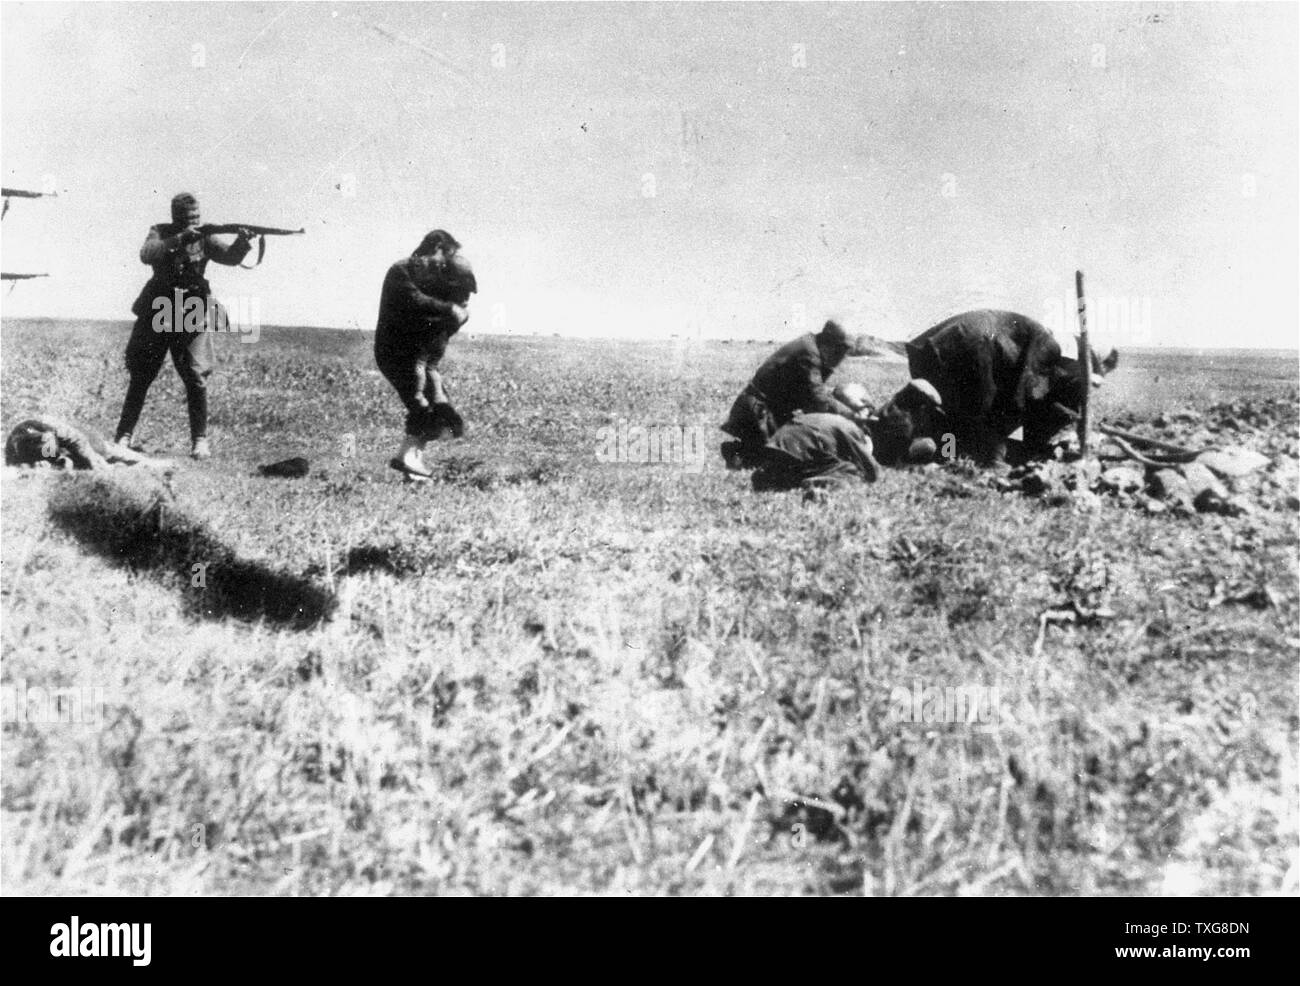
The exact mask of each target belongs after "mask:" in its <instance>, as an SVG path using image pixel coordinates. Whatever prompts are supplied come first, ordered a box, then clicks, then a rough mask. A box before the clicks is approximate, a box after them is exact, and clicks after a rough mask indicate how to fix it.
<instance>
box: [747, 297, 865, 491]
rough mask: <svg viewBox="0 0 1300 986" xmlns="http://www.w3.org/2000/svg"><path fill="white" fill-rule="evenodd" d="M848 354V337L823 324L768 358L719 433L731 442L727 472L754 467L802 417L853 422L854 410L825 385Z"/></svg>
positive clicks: (836, 327) (837, 327)
mask: <svg viewBox="0 0 1300 986" xmlns="http://www.w3.org/2000/svg"><path fill="white" fill-rule="evenodd" d="M849 349H850V343H849V337H848V333H846V332H845V331H844V329H843V327H842V326H841V325H840V324H839V323H838V322H835V321H828V322H827V323H826V324H825V325H824V326H823V327H822V330H821V331H820V332H818V333H817V334H815V335H814V334H813V333H811V332H810V333H808V334H807V335H802V336H800V337H799V338H798V339H795V340H794V341H793V342H789V343H786V344H785V345H784V346H782V347H781V348H780V349H778V350H777V351H776V352H775V353H773V354H772V355H771V356H770V357H768V359H767V360H766V362H764V363H763V365H762V366H760V367H759V368H758V371H757V372H756V373H755V374H754V378H753V379H752V380H750V382H749V383H748V384H747V385H746V387H745V389H744V390H743V391H741V393H740V396H738V397H737V398H736V400H735V403H733V404H732V405H731V413H730V414H729V415H728V416H727V420H726V422H724V423H723V425H722V430H723V431H725V432H726V433H727V434H729V435H731V436H732V437H733V438H735V439H736V441H734V442H726V443H724V444H723V446H722V454H723V457H724V458H725V459H726V460H727V465H728V466H730V467H732V468H742V467H745V466H752V465H756V464H757V462H758V459H759V457H760V456H761V455H762V452H761V450H762V448H763V446H764V445H765V444H766V443H767V441H768V439H770V438H771V437H772V436H773V435H775V434H776V431H777V429H778V428H780V427H781V426H782V425H784V424H787V423H788V422H789V421H790V420H791V419H793V417H794V415H795V412H796V411H802V412H803V413H804V414H815V413H821V414H835V415H841V416H843V417H845V418H856V417H857V413H858V412H857V410H856V409H855V408H852V407H849V406H848V405H847V404H845V403H844V402H843V401H841V400H839V399H838V398H836V397H835V395H834V394H833V393H831V390H830V388H829V387H827V385H826V378H827V377H829V376H830V375H831V374H832V373H833V372H835V368H836V367H837V366H839V365H840V363H841V362H843V360H844V357H845V356H847V355H848V352H849Z"/></svg>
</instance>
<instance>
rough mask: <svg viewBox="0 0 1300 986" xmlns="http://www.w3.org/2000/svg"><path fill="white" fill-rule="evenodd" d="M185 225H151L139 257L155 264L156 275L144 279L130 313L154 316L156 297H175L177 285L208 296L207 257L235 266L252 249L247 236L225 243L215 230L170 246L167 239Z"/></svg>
mask: <svg viewBox="0 0 1300 986" xmlns="http://www.w3.org/2000/svg"><path fill="white" fill-rule="evenodd" d="M184 229H185V227H184V226H182V225H181V224H179V223H159V224H158V225H156V226H151V227H150V228H149V235H148V236H146V237H145V240H144V245H143V246H142V247H140V260H141V262H142V263H146V264H148V265H149V266H150V267H152V268H153V276H152V277H150V278H149V280H148V281H147V282H146V283H145V286H144V288H143V289H142V290H141V292H140V294H139V296H138V297H137V298H136V299H135V304H133V305H132V306H131V313H132V314H133V315H135V317H136V318H138V319H152V317H153V315H154V299H155V298H159V297H163V298H168V299H173V298H174V297H175V295H174V292H175V290H176V289H177V288H180V289H181V290H182V291H183V292H185V294H186V295H187V296H188V295H191V294H192V295H197V296H199V297H201V298H205V299H206V298H207V297H209V296H210V295H211V293H212V289H211V287H210V286H209V285H208V281H207V278H206V277H204V273H205V272H206V270H207V266H208V261H209V260H212V261H215V262H217V263H219V264H224V265H226V266H227V267H235V266H237V265H239V264H240V263H242V262H243V260H244V258H245V257H247V256H248V251H249V250H250V249H252V244H250V243H248V242H247V241H246V240H240V239H238V238H236V239H235V240H234V241H233V242H231V243H226V242H223V238H222V237H218V236H217V235H216V234H212V235H209V236H205V237H203V238H201V239H198V240H195V241H194V242H193V243H187V244H185V245H184V246H178V247H176V248H175V249H169V247H168V245H167V243H166V242H165V241H166V240H167V239H168V238H170V237H173V236H175V235H176V234H177V233H180V232H181V231H182V230H184Z"/></svg>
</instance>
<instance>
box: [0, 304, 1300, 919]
mask: <svg viewBox="0 0 1300 986" xmlns="http://www.w3.org/2000/svg"><path fill="white" fill-rule="evenodd" d="M3 331H4V335H3V340H2V341H3V353H2V355H3V381H2V382H3V419H4V424H5V426H6V427H7V426H8V425H9V424H11V423H12V422H13V421H14V420H16V419H17V418H18V417H19V416H22V415H25V414H27V413H30V412H31V411H35V410H51V411H55V410H57V411H59V412H61V413H64V414H69V415H72V416H79V417H80V418H82V419H83V420H85V421H88V422H90V423H92V424H94V425H96V426H98V427H100V428H101V429H102V430H104V431H108V430H109V429H110V428H111V425H112V423H113V415H114V414H115V413H116V411H117V402H118V401H119V400H120V397H121V393H122V391H123V388H124V376H125V375H124V373H123V372H122V371H121V370H120V369H119V368H118V365H119V362H118V361H119V359H120V350H121V347H122V345H123V343H124V338H125V335H124V333H125V330H124V328H122V327H120V326H118V327H112V328H107V329H106V328H105V327H102V326H100V327H94V328H90V329H88V328H86V327H80V326H69V325H58V324H47V325H40V324H20V323H6V324H5V326H4V330H3ZM225 342H226V345H225V346H224V347H223V354H224V355H225V357H226V358H227V363H226V365H225V366H224V367H223V371H222V375H221V376H220V377H219V378H218V381H217V383H216V393H215V396H214V408H215V412H216V417H215V428H214V437H215V439H216V444H217V451H218V454H217V457H216V458H215V459H214V460H212V461H211V462H209V463H204V464H187V465H186V467H184V468H183V469H182V470H181V471H179V472H178V473H177V474H176V476H175V478H174V480H173V482H172V483H171V488H170V489H169V488H167V487H165V486H164V485H163V484H162V483H160V482H159V481H157V480H155V479H153V478H151V477H149V476H147V475H144V474H141V473H132V472H130V471H125V472H115V473H113V474H112V476H111V477H108V478H103V477H100V476H92V475H78V476H55V475H51V474H49V473H44V472H33V471H27V472H24V473H19V472H18V471H15V470H8V469H7V470H5V474H4V477H3V483H2V485H0V490H2V491H3V496H4V516H3V547H4V564H3V573H2V581H0V588H2V590H3V606H4V617H5V619H4V628H3V636H2V642H3V648H4V651H3V661H4V664H3V681H4V684H5V685H7V686H14V685H16V684H19V683H25V684H26V687H28V688H32V687H36V686H43V687H72V686H75V687H98V688H102V689H103V690H104V696H105V703H104V708H103V718H102V721H100V722H98V723H82V724H69V723H64V724H33V723H14V722H9V723H6V724H5V727H4V748H3V767H4V784H3V820H4V828H3V831H4V836H3V864H4V881H5V890H6V892H9V893H52V892H59V893H86V892H93V893H106V892H121V893H129V894H193V893H225V892H246V893H257V894H267V893H272V894H383V893H404V892H410V893H440V894H450V893H496V894H506V893H510V894H524V893H535V894H555V893H564V892H577V893H628V892H632V893H644V894H669V893H671V894H681V893H691V894H693V893H709V894H721V893H762V894H786V893H864V892H865V893H874V894H899V895H906V894H953V893H959V894H960V893H1012V894H1024V893H1158V892H1161V891H1174V892H1191V893H1276V892H1280V891H1282V890H1283V889H1284V888H1286V887H1288V886H1289V888H1290V889H1291V890H1292V891H1294V890H1295V879H1296V878H1295V872H1296V871H1295V854H1296V845H1297V843H1296V839H1297V835H1296V832H1297V825H1296V807H1295V806H1296V764H1295V755H1294V750H1295V742H1296V738H1297V720H1296V693H1295V680H1296V677H1295V672H1296V648H1297V645H1300V639H1297V638H1300V631H1298V629H1297V613H1298V612H1300V608H1298V602H1297V589H1296V545H1297V530H1296V515H1295V513H1294V512H1288V511H1286V510H1285V509H1282V508H1281V507H1280V506H1277V505H1274V506H1269V507H1268V508H1267V509H1264V510H1261V511H1259V512H1257V513H1256V514H1255V515H1253V516H1249V517H1244V518H1237V519H1233V520H1229V519H1226V518H1220V517H1203V516H1195V517H1184V518H1179V517H1170V516H1146V515H1142V514H1138V513H1136V512H1134V511H1125V510H1121V509H1119V508H1118V507H1116V506H1114V505H1113V504H1110V503H1103V504H1102V505H1101V506H1100V507H1098V508H1096V509H1092V510H1082V509H1074V508H1069V507H1063V508H1057V509H1048V508H1045V507H1043V506H1042V505H1040V504H1038V503H1036V502H1034V501H1031V500H1028V499H1024V498H1019V497H1010V496H1007V497H1004V496H1000V495H998V494H997V493H995V492H993V491H992V490H989V489H984V488H980V487H978V486H977V485H976V484H972V483H969V482H965V481H963V477H962V475H961V472H960V469H958V468H956V467H954V468H953V469H949V470H940V471H937V472H933V473H905V472H890V473H888V474H887V475H886V476H885V477H884V478H883V479H882V481H881V482H880V483H879V484H877V485H876V486H875V487H872V488H870V489H864V491H863V492H861V493H853V494H844V493H841V494H834V495H833V496H832V499H831V501H830V502H829V503H826V504H822V505H815V506H814V505H807V504H804V503H803V502H802V501H801V499H800V498H799V496H798V495H797V494H788V495H787V494H769V495H764V496H756V495H754V494H753V493H751V492H750V491H749V488H748V483H747V481H746V478H745V477H744V476H743V475H739V474H734V473H727V472H725V471H724V470H723V469H722V468H721V463H720V461H719V460H717V458H716V455H715V452H716V444H715V438H714V433H713V432H712V431H710V432H709V434H710V442H711V445H710V455H709V459H708V462H707V464H706V467H705V468H704V470H703V471H702V472H700V473H698V474H695V473H692V472H690V471H689V470H687V469H683V468H681V467H679V466H673V465H640V466H638V465H607V464H600V463H598V462H597V461H596V459H595V455H594V452H595V448H596V439H595V434H596V430H597V429H598V428H600V427H601V426H603V425H608V424H613V423H615V422H617V421H619V420H620V419H626V420H629V421H631V422H634V423H640V424H645V425H659V424H662V425H669V424H686V425H704V426H708V427H709V428H710V429H711V428H712V427H713V426H714V425H716V423H717V421H718V420H719V419H720V417H721V415H722V414H723V412H725V410H726V406H727V404H728V402H729V400H730V398H731V397H732V396H733V393H734V391H735V390H736V389H737V388H738V387H739V386H740V385H741V384H742V383H743V382H744V379H745V377H746V375H747V373H748V372H749V371H750V370H751V369H752V366H753V365H754V364H755V363H756V362H757V360H758V359H760V358H761V356H762V354H763V353H764V352H765V349H766V347H763V346H758V345H754V344H734V345H727V344H698V343H687V342H681V343H673V342H670V343H661V344H649V343H644V344H631V343H628V344H616V343H597V342H576V341H561V340H550V339H537V340H525V339H486V338H479V339H468V338H466V339H458V340H457V341H456V342H455V343H454V345H453V351H452V353H451V356H450V359H449V361H448V365H447V367H446V369H447V374H448V380H449V384H450V387H451V391H452V395H453V399H455V400H456V402H457V403H458V405H459V406H460V407H461V409H462V411H463V412H464V413H465V416H466V418H467V420H468V422H469V423H470V427H471V431H470V434H469V435H468V436H467V438H466V439H465V440H463V441H461V442H458V443H448V444H447V445H445V446H443V447H442V448H441V449H440V450H439V457H440V458H439V468H440V474H441V476H442V480H441V481H440V482H439V483H437V484H434V485H433V486H432V487H431V488H429V487H426V488H408V487H404V486H402V485H401V484H400V483H399V482H398V481H397V479H396V477H395V476H393V474H391V473H390V472H389V471H388V470H387V469H386V468H385V466H384V464H385V462H386V460H387V457H388V455H389V454H390V446H391V445H392V444H393V442H394V439H395V436H396V434H397V432H398V430H399V427H400V415H399V413H398V407H397V402H396V400H395V399H394V398H393V397H392V395H391V394H390V393H389V391H388V389H387V387H386V385H385V384H384V383H383V381H382V380H381V379H380V378H379V377H378V376H377V374H376V373H374V372H373V371H372V369H371V367H372V365H373V364H372V361H371V360H370V358H369V352H368V347H369V342H370V336H369V335H362V334H357V333H315V332H308V331H305V330H299V331H280V330H270V331H268V332H266V333H264V335H263V341H262V342H260V343H258V344H256V345H240V344H238V343H236V342H234V341H233V340H225ZM1252 360H1253V361H1252ZM56 365H63V366H64V369H62V370H61V371H60V374H59V376H58V377H57V378H55V377H54V376H53V373H52V370H51V367H54V366H56ZM904 373H905V369H904V368H903V367H901V366H899V365H897V364H886V365H879V364H871V363H868V362H866V361H851V365H850V366H848V367H846V369H845V374H846V375H847V376H849V377H850V378H857V379H860V380H862V381H863V382H864V383H866V384H867V386H868V388H869V389H870V390H871V391H872V392H873V393H875V394H877V395H884V394H886V393H888V392H889V391H890V390H892V388H893V387H894V386H896V385H897V384H898V383H899V382H901V379H902V377H903V374H904ZM172 376H174V375H172V374H171V371H170V370H166V371H164V376H163V377H162V378H161V379H160V380H159V383H158V384H157V385H156V386H155V390H154V393H153V394H151V397H150V403H149V406H148V408H147V409H146V417H145V425H146V428H147V429H148V430H147V432H146V434H145V435H144V436H143V437H144V438H145V439H146V441H149V440H150V439H151V438H153V443H152V444H153V447H154V448H155V449H157V450H159V451H162V452H170V453H173V454H174V453H176V452H178V451H181V450H182V448H183V438H184V436H183V434H182V431H183V421H184V412H183V404H182V397H181V391H180V388H179V385H178V384H177V382H176V381H175V380H174V379H172ZM1157 376H1158V377H1159V382H1158V383H1157V382H1153V378H1154V377H1157ZM1295 377H1296V372H1295V365H1294V361H1291V362H1287V361H1285V360H1279V359H1271V360H1270V359H1268V358H1259V359H1255V358H1247V357H1238V358H1235V359H1233V360H1227V361H1221V362H1219V363H1215V362H1214V361H1207V360H1199V361H1188V360H1185V359H1184V360H1178V359H1169V358H1167V357H1165V358H1162V357H1150V358H1148V359H1147V360H1145V361H1142V360H1139V361H1138V362H1137V363H1136V364H1134V362H1133V361H1130V363H1129V365H1128V366H1127V367H1126V368H1124V369H1122V370H1121V371H1120V375H1119V377H1118V378H1117V379H1116V380H1115V382H1114V384H1113V385H1112V386H1110V387H1109V388H1108V389H1107V392H1106V394H1107V396H1106V401H1107V404H1106V405H1105V406H1104V407H1103V413H1106V411H1107V409H1110V410H1118V409H1122V410H1124V411H1126V412H1130V413H1132V414H1137V415H1140V414H1146V413H1149V412H1151V411H1152V410H1153V409H1155V408H1167V407H1170V406H1176V405H1184V406H1190V407H1203V406H1205V405H1206V404H1208V403H1211V402H1213V401H1216V400H1226V399H1233V398H1236V397H1251V398H1266V397H1271V396H1278V395H1286V394H1292V395H1293V394H1294V387H1295ZM721 437H722V436H721V435H717V436H716V439H717V440H720V439H721ZM1278 440H1279V441H1281V442H1282V443H1283V444H1284V445H1285V448H1286V452H1285V454H1283V455H1281V456H1279V457H1278V471H1277V473H1276V474H1275V476H1270V477H1269V479H1270V480H1272V479H1276V480H1277V481H1278V482H1279V483H1282V484H1286V483H1291V482H1293V479H1292V476H1293V474H1294V471H1295V468H1296V457H1297V451H1298V449H1297V436H1296V434H1295V428H1294V421H1292V422H1290V423H1289V424H1287V426H1286V433H1285V434H1284V435H1282V436H1280V437H1279V439H1278ZM295 454H302V455H306V456H308V457H309V458H311V459H312V462H313V472H312V474H311V475H310V476H309V477H307V478H306V479H303V480H280V479H264V478H261V477H258V476H256V475H255V474H254V466H255V465H256V464H258V463H262V462H269V461H273V460H275V459H278V458H282V457H284V456H288V455H295ZM1275 491H1276V492H1277V493H1278V496H1277V497H1274V499H1280V495H1281V492H1282V487H1281V486H1279V487H1276V488H1275ZM1270 502H1271V501H1270ZM203 564H206V565H207V568H206V569H205V570H204V571H205V573H206V577H205V579H204V582H205V585H203V586H196V585H194V584H193V581H194V571H195V570H194V567H193V566H195V565H203ZM1252 587H1253V589H1255V590H1258V591H1247V590H1251V589H1252ZM1071 601H1077V602H1080V603H1081V604H1087V605H1089V606H1092V607H1095V606H1097V605H1104V606H1105V607H1106V608H1108V609H1109V610H1110V611H1112V612H1113V614H1114V615H1113V617H1112V618H1109V619H1102V620H1098V621H1095V622H1092V623H1083V622H1080V623H1072V624H1071V623H1060V624H1058V623H1051V624H1046V625H1045V624H1044V623H1043V622H1042V620H1041V616H1042V614H1043V613H1045V612H1046V611H1048V610H1051V609H1059V608H1061V607H1062V606H1064V605H1066V604H1068V603H1070V602H1071ZM914 683H919V684H920V685H921V686H926V685H930V686H937V687H939V688H943V687H952V688H955V687H970V686H990V687H991V686H995V685H996V686H997V687H998V688H999V689H1000V694H1001V697H1002V698H1003V699H1004V703H1003V709H1002V710H1001V712H1000V714H999V715H998V716H996V717H995V719H994V721H992V722H989V723H966V722H930V723H925V722H922V723H915V724H913V723H906V722H900V721H898V720H897V715H896V706H897V703H896V702H893V701H891V693H893V692H894V690H895V689H897V688H902V689H907V690H909V691H910V690H911V689H912V688H913V686H914ZM1288 870H1290V876H1289V877H1288V876H1286V874H1287V872H1288ZM1288 881H1289V883H1288Z"/></svg>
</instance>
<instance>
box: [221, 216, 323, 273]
mask: <svg viewBox="0 0 1300 986" xmlns="http://www.w3.org/2000/svg"><path fill="white" fill-rule="evenodd" d="M197 228H198V231H199V232H200V233H202V234H203V235H204V236H211V235H212V234H213V233H240V234H243V235H246V236H256V237H258V240H257V262H256V263H254V264H253V265H252V267H250V266H249V265H247V264H240V265H239V266H240V267H243V268H244V269H245V270H252V269H253V267H256V266H257V265H258V264H260V263H261V262H262V258H263V257H265V256H266V240H264V239H262V237H265V236H298V235H299V234H301V233H305V232H307V230H306V229H277V228H276V227H275V226H253V225H251V224H249V223H204V224H203V225H202V226H199V227H197Z"/></svg>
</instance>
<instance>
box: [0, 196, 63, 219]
mask: <svg viewBox="0 0 1300 986" xmlns="http://www.w3.org/2000/svg"><path fill="white" fill-rule="evenodd" d="M0 194H3V195H4V209H3V210H2V211H0V219H3V218H4V217H5V216H7V215H9V200H10V199H11V198H19V199H44V198H50V197H52V196H55V195H56V193H55V192H30V191H28V190H27V189H25V188H0Z"/></svg>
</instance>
